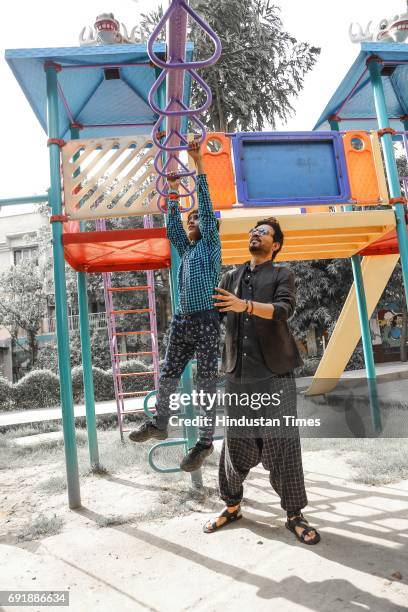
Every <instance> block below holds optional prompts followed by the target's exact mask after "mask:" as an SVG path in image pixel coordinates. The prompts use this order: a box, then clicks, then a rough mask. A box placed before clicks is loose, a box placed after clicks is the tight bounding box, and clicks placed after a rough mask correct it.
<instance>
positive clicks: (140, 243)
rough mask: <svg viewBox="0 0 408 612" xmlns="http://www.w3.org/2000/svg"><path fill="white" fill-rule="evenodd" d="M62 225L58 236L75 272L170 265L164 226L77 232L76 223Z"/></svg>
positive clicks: (114, 270)
mask: <svg viewBox="0 0 408 612" xmlns="http://www.w3.org/2000/svg"><path fill="white" fill-rule="evenodd" d="M64 225H67V226H68V227H67V228H66V230H67V231H65V232H64V233H63V235H62V243H63V245H64V253H65V259H66V260H67V262H68V263H69V264H70V266H72V268H74V270H77V272H125V271H128V270H160V269H161V268H169V267H170V266H171V256H170V243H169V241H168V239H167V237H166V229H165V228H152V229H134V230H113V231H109V230H108V231H105V232H79V231H77V227H79V223H78V222H69V223H67V224H64ZM70 231H71V232H73V233H69V232H70Z"/></svg>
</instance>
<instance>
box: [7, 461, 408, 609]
mask: <svg viewBox="0 0 408 612" xmlns="http://www.w3.org/2000/svg"><path fill="white" fill-rule="evenodd" d="M304 466H305V475H306V485H307V490H308V497H309V506H308V508H307V510H306V515H307V517H308V518H309V520H310V522H312V523H313V524H315V525H316V526H317V527H318V528H319V531H320V533H321V535H322V541H321V543H320V544H319V545H317V546H305V545H302V544H300V543H298V542H297V541H296V539H295V538H294V537H293V535H292V534H291V533H289V532H288V531H287V530H286V529H285V528H284V525H283V512H282V510H281V508H280V506H279V502H278V498H277V497H276V495H274V494H273V493H272V492H271V489H270V486H269V483H268V479H267V474H266V473H265V472H264V471H263V470H262V469H261V468H260V467H259V468H256V469H255V470H253V472H252V476H251V478H250V479H249V480H248V481H247V483H246V488H245V503H244V506H243V511H244V519H243V520H242V521H240V522H239V523H237V524H236V525H235V526H232V527H230V528H228V529H225V530H221V531H219V532H217V533H215V534H211V535H206V534H204V533H203V532H202V525H203V523H204V522H205V520H206V519H207V518H208V517H209V516H211V515H213V511H212V512H209V510H208V509H206V508H202V511H201V512H199V511H193V512H191V513H189V514H187V515H186V516H184V517H174V518H166V519H159V520H156V521H151V522H143V521H138V520H136V521H135V522H130V523H128V524H123V525H118V526H116V527H109V528H100V527H98V526H97V525H98V523H99V524H100V523H101V520H103V518H104V517H106V516H109V515H112V514H117V513H121V512H125V513H126V512H129V511H130V510H133V511H134V512H137V511H138V510H139V509H141V507H142V505H145V504H146V503H149V499H150V498H149V497H146V496H147V495H152V494H153V493H154V492H155V490H156V489H157V488H158V487H160V482H158V481H157V480H156V479H155V477H154V476H152V475H151V476H149V477H146V476H145V477H142V476H140V474H139V475H137V474H135V473H132V474H129V473H123V474H121V475H118V476H115V477H110V478H106V479H103V478H99V479H94V480H92V479H91V480H89V479H87V480H86V481H85V482H83V487H82V493H83V508H82V509H81V510H79V511H68V510H66V509H65V510H64V515H63V516H64V520H65V526H64V531H63V532H62V533H60V534H59V535H55V536H52V537H48V538H45V539H43V540H41V541H33V542H26V543H23V542H20V543H18V542H11V541H9V542H7V540H6V541H5V540H2V541H0V563H1V567H2V570H1V576H0V584H1V587H0V588H1V589H4V588H7V589H13V588H18V589H31V588H35V589H69V591H70V607H69V610H70V612H84V610H91V611H92V612H111V611H116V610H118V611H119V610H120V611H121V612H127V611H129V612H130V611H132V612H138V611H139V610H140V611H142V610H150V611H154V612H183V611H187V610H188V611H190V610H194V612H237V611H239V610H256V611H257V612H264V611H265V612H267V611H268V612H270V611H271V610H277V611H278V612H312V611H313V612H361V611H364V610H367V611H369V612H402V611H403V610H408V554H407V547H408V481H403V482H400V483H397V484H393V485H386V486H381V487H372V486H366V485H361V484H355V483H354V484H353V483H351V482H350V474H349V468H348V466H347V465H346V464H345V463H344V462H343V459H342V457H338V456H337V455H336V454H335V453H333V452H332V451H322V452H319V453H305V454H304ZM170 482H171V481H170ZM159 493H160V491H159ZM167 494H168V495H171V489H170V490H169V491H168V492H167ZM63 497H65V495H64V494H63ZM45 501H46V500H44V503H45ZM153 511H154V508H153ZM396 572H399V573H400V575H401V577H400V578H398V576H399V574H398V573H396ZM16 609H17V608H12V607H4V608H3V610H4V612H6V611H7V612H14V610H16ZM25 609H26V608H21V610H22V611H23V610H25ZM29 609H36V608H29ZM49 609H50V610H54V609H55V610H57V609H61V608H49Z"/></svg>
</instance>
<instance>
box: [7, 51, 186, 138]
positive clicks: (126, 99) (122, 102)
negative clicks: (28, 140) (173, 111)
mask: <svg viewBox="0 0 408 612" xmlns="http://www.w3.org/2000/svg"><path fill="white" fill-rule="evenodd" d="M155 51H156V53H165V51H166V45H165V44H164V43H157V44H156V45H155ZM192 53H193V44H192V43H187V47H186V56H187V60H190V61H191V59H192ZM5 57H6V60H7V62H8V64H9V66H10V68H11V70H12V71H13V73H14V76H15V77H16V79H17V81H18V82H19V84H20V87H21V89H22V90H23V92H24V94H25V96H26V98H27V100H28V101H29V103H30V105H31V108H32V109H33V111H34V113H35V114H36V116H37V118H38V120H39V122H40V123H41V125H42V127H43V129H44V131H47V95H46V78H45V71H44V64H45V62H50V61H52V62H55V63H56V64H59V65H60V66H61V67H62V71H61V72H59V73H58V83H59V94H60V95H59V126H60V134H59V137H60V138H64V139H66V140H68V139H69V138H70V124H71V122H72V120H74V121H75V122H77V123H80V124H83V125H84V126H86V125H90V124H92V125H97V126H100V127H96V128H95V127H93V128H87V127H84V129H83V130H81V138H92V137H101V136H111V135H112V136H120V135H125V134H126V135H130V134H145V133H148V132H150V130H151V127H152V124H153V123H155V122H156V120H157V118H158V117H157V115H156V114H155V113H154V112H153V111H152V109H151V108H150V106H149V103H148V101H147V97H148V94H149V91H150V89H151V87H152V85H153V83H154V82H155V80H156V78H157V73H156V70H155V67H154V66H153V65H151V64H150V60H149V57H148V54H147V50H146V45H145V44H126V45H90V46H83V47H65V48H51V49H9V50H7V51H6V53H5ZM129 64H131V65H129ZM112 65H113V66H119V74H118V72H117V71H115V70H113V71H106V66H112ZM81 66H82V68H81ZM85 66H91V67H85ZM64 68H65V69H64ZM118 77H119V78H118ZM190 85H191V79H190V78H186V80H185V91H184V101H185V102H186V103H187V104H188V101H189V95H190ZM134 123H146V124H149V125H146V126H140V127H134V126H129V125H126V124H134ZM110 124H119V125H122V126H124V127H119V128H118V127H114V128H110V127H106V126H107V125H110ZM124 124H125V125H124Z"/></svg>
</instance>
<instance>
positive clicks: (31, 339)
mask: <svg viewBox="0 0 408 612" xmlns="http://www.w3.org/2000/svg"><path fill="white" fill-rule="evenodd" d="M27 339H28V346H29V347H30V362H31V367H32V368H33V367H34V365H35V363H36V361H37V354H38V342H37V335H36V334H35V332H33V331H28V332H27Z"/></svg>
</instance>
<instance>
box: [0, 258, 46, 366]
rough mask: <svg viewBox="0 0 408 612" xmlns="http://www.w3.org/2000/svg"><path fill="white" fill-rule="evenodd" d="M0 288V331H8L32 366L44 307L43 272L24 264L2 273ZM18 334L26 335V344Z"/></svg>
mask: <svg viewBox="0 0 408 612" xmlns="http://www.w3.org/2000/svg"><path fill="white" fill-rule="evenodd" d="M0 286H1V299H0V327H5V328H6V329H7V330H8V332H9V333H10V336H11V338H12V340H13V341H14V342H15V343H16V344H17V345H19V346H20V348H21V349H22V350H23V351H25V352H26V353H27V356H28V357H29V359H30V363H31V365H33V364H34V363H35V361H36V358H37V352H38V340H37V336H38V334H39V331H40V327H41V320H42V318H43V317H44V316H45V315H44V313H45V312H46V305H47V298H46V294H45V293H44V268H43V267H42V266H38V265H36V264H35V263H32V262H27V261H26V262H24V264H20V265H17V266H14V267H13V268H10V269H9V270H8V271H6V272H3V273H2V274H1V275H0ZM21 331H23V332H25V335H26V338H27V343H23V342H20V337H21Z"/></svg>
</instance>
